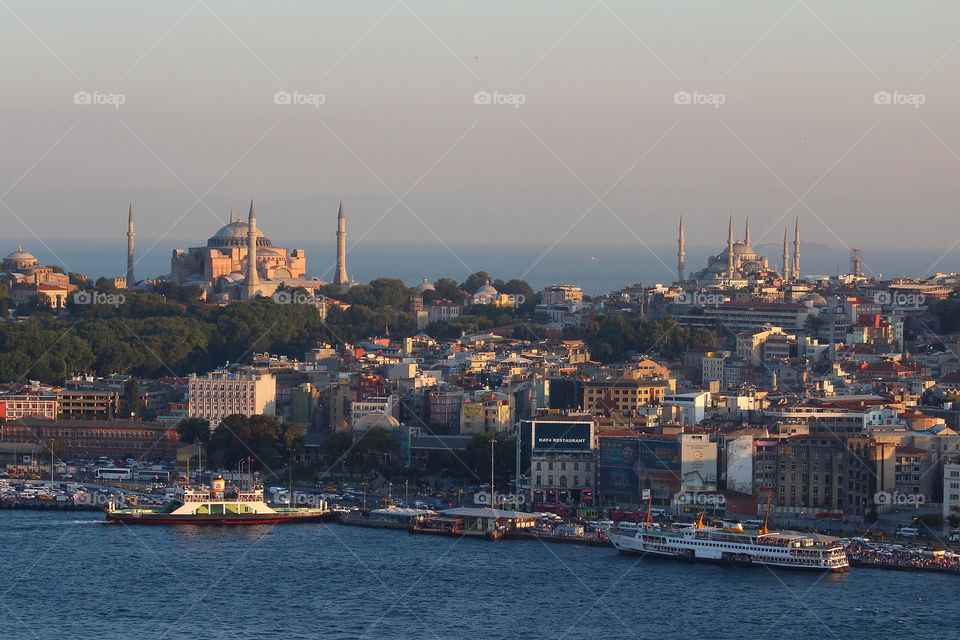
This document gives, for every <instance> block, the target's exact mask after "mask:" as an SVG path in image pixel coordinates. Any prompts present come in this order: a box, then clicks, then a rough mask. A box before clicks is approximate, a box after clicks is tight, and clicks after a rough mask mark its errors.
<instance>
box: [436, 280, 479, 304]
mask: <svg viewBox="0 0 960 640" xmlns="http://www.w3.org/2000/svg"><path fill="white" fill-rule="evenodd" d="M433 288H434V291H433V292H430V291H427V294H430V293H435V294H436V297H435V298H430V300H433V299H437V300H441V299H443V300H452V301H453V302H459V301H460V298H462V297H463V290H461V289H460V286H459V285H458V284H457V281H456V280H453V279H451V278H440V279H439V280H437V281H436V282H434V283H433ZM471 293H473V292H472V291H471ZM424 300H428V298H427V296H426V295H424Z"/></svg>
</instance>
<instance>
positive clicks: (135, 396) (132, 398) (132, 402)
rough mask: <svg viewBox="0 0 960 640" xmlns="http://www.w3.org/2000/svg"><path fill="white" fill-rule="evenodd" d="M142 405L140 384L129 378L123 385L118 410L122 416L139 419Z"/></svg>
mask: <svg viewBox="0 0 960 640" xmlns="http://www.w3.org/2000/svg"><path fill="white" fill-rule="evenodd" d="M142 405H143V403H142V402H141V401H140V382H139V381H138V380H137V379H136V378H134V377H130V379H128V380H127V382H126V384H124V385H123V396H121V398H120V410H121V411H122V412H123V416H124V417H127V416H130V417H131V418H139V417H140V411H141V409H142Z"/></svg>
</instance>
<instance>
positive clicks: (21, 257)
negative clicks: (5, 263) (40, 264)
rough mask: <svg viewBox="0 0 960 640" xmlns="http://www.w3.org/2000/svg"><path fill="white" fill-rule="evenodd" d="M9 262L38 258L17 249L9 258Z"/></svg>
mask: <svg viewBox="0 0 960 640" xmlns="http://www.w3.org/2000/svg"><path fill="white" fill-rule="evenodd" d="M7 260H36V258H35V257H33V254H32V253H30V252H28V251H24V250H23V249H17V250H16V251H14V252H13V253H11V254H10V255H8V256H7Z"/></svg>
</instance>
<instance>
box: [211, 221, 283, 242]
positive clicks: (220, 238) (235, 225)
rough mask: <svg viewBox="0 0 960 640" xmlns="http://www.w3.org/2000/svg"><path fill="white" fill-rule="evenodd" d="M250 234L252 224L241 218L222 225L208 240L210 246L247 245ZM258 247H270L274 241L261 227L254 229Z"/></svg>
mask: <svg viewBox="0 0 960 640" xmlns="http://www.w3.org/2000/svg"><path fill="white" fill-rule="evenodd" d="M249 235H250V225H249V224H247V223H246V222H243V221H241V220H234V221H233V222H230V223H228V224H225V225H223V226H222V227H220V229H219V230H217V232H216V233H215V234H213V237H211V238H210V239H209V240H207V246H208V247H245V246H247V237H248V236H249ZM254 236H255V237H256V239H257V246H258V247H269V246H272V245H273V243H272V242H270V239H269V238H267V237H266V236H265V235H263V232H262V231H260V229H257V230H256V231H254Z"/></svg>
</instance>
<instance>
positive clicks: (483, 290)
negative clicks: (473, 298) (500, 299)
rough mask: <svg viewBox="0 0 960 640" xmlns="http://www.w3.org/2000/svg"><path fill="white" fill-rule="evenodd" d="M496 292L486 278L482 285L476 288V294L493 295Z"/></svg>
mask: <svg viewBox="0 0 960 640" xmlns="http://www.w3.org/2000/svg"><path fill="white" fill-rule="evenodd" d="M497 293H498V292H497V290H496V289H494V288H493V286H492V285H491V284H490V281H489V280H487V281H486V282H485V283H484V284H483V286H482V287H480V288H479V289H477V295H478V296H495V295H497Z"/></svg>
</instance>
